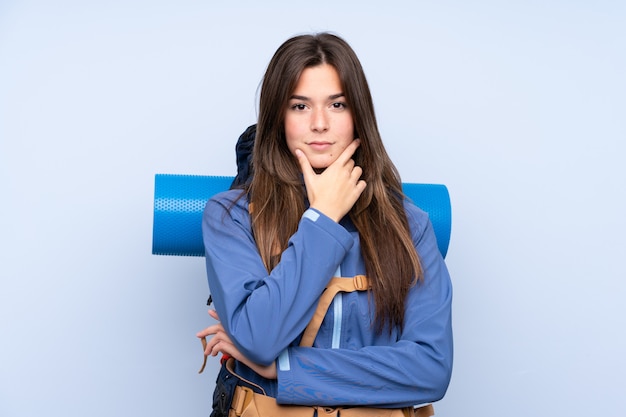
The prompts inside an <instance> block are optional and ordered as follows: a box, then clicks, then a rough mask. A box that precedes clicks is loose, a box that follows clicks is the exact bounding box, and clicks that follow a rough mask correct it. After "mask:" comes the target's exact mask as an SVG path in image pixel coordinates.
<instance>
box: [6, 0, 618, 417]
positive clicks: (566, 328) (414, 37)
mask: <svg viewBox="0 0 626 417" xmlns="http://www.w3.org/2000/svg"><path fill="white" fill-rule="evenodd" d="M625 21H626V6H625V5H624V2H618V1H609V0H598V1H593V2H592V1H558V0H553V1H536V0H531V1H523V2H522V1H489V0H477V1H452V0H443V1H415V2H409V1H393V0H391V1H386V2H368V1H347V2H330V1H325V0H320V1H317V2H311V3H307V4H303V3H293V2H281V1H271V0H268V1H264V2H254V1H235V2H225V1H224V2H218V1H200V0H195V1H194V0H183V1H176V2H173V1H147V0H145V1H142V0H127V1H119V0H114V1H106V2H105V1H71V0H60V1H55V2H48V1H41V0H39V1H37V0H23V1H16V0H15V1H11V0H4V1H3V2H2V3H0V196H1V197H0V199H1V200H0V274H1V279H0V338H1V343H0V415H1V416H3V417H30V416H34V415H42V416H64V417H68V416H76V417H82V416H86V415H89V416H92V417H100V416H102V417H104V416H152V417H166V416H168V417H169V416H183V415H185V416H207V415H208V413H209V408H210V395H211V392H212V388H213V383H214V382H213V381H214V373H215V369H216V368H217V363H216V362H217V361H215V360H214V361H212V362H211V363H210V365H209V367H208V369H207V370H206V371H205V373H204V374H202V375H198V374H197V370H198V368H199V367H200V364H201V359H202V353H201V347H200V343H199V342H198V340H197V339H196V338H195V336H194V335H195V333H196V331H198V330H200V329H201V328H203V327H205V326H207V325H208V324H210V323H211V320H210V319H209V317H208V316H207V314H206V305H205V302H206V299H207V297H208V294H209V290H208V287H207V284H206V277H205V271H204V265H203V261H204V260H203V259H202V258H188V257H187V258H183V257H167V256H154V255H151V239H152V209H153V187H154V174H156V173H178V174H200V175H205V174H213V175H234V174H235V153H234V145H235V141H236V139H237V137H238V136H239V134H240V133H241V132H242V131H243V130H244V129H245V128H246V127H247V126H248V125H249V124H251V123H254V121H255V114H256V110H255V107H256V99H257V89H258V85H259V82H260V79H261V76H262V74H263V72H264V70H265V66H266V64H267V62H268V61H269V59H270V57H271V55H272V53H273V52H274V50H275V49H276V48H277V47H278V45H279V44H280V43H281V42H283V41H284V40H285V39H287V38H288V37H290V36H292V35H294V34H298V33H302V32H310V31H321V30H331V31H334V32H336V33H338V34H340V35H342V36H343V37H345V38H346V39H347V40H348V41H349V42H350V43H351V44H352V45H353V47H354V48H355V50H356V51H357V53H358V54H359V56H360V58H361V60H362V63H363V65H364V68H365V70H366V73H367V76H368V78H369V81H370V86H371V89H372V92H373V95H374V100H375V106H376V109H377V113H378V117H379V125H380V129H381V132H382V134H383V138H384V140H385V143H386V146H387V148H388V150H389V153H390V154H391V157H392V158H393V160H394V161H395V162H396V164H397V166H398V169H399V170H400V173H401V174H402V179H403V181H406V182H422V183H442V184H446V185H447V187H448V189H449V191H450V194H451V199H452V210H453V225H452V238H451V242H450V248H449V251H448V257H447V263H448V266H449V268H450V271H451V274H452V277H453V281H454V286H455V298H454V330H455V342H456V345H455V348H456V355H455V368H454V374H453V379H452V383H451V385H450V389H449V391H448V394H447V396H446V398H445V399H444V400H443V401H441V402H440V403H439V404H437V405H436V409H437V413H438V415H439V416H459V417H461V416H478V415H480V416H484V417H486V416H493V417H502V416H507V417H522V416H528V415H538V416H564V415H567V416H588V415H591V414H593V415H601V416H615V417H618V416H623V415H625V414H626V403H625V400H624V396H623V390H624V385H625V382H626V381H625V376H624V375H626V360H625V359H624V352H626V336H625V335H624V329H625V328H626V323H625V321H626V307H625V303H624V300H625V299H626V283H625V279H624V278H626V273H625V272H624V267H623V258H624V254H625V253H626V244H625V243H624V242H625V240H624V235H625V233H626V224H625V220H624V217H625V216H624V213H625V212H626V203H625V201H624V192H625V190H626V170H625V169H624V156H625V154H626V152H625V149H624V143H625V140H626V122H625V120H626V100H625V97H626V81H625V78H626V77H625V74H626V53H625V51H626V25H624V22H625Z"/></svg>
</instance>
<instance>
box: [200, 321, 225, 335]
mask: <svg viewBox="0 0 626 417" xmlns="http://www.w3.org/2000/svg"><path fill="white" fill-rule="evenodd" d="M220 330H222V331H223V330H224V327H222V325H221V324H219V323H218V324H214V325H212V326H209V327H207V328H206V329H204V330H201V331H199V332H198V333H196V337H198V338H202V337H207V336H210V335H212V334H216V333H217V332H219V331H220Z"/></svg>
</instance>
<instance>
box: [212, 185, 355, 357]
mask: <svg viewBox="0 0 626 417" xmlns="http://www.w3.org/2000/svg"><path fill="white" fill-rule="evenodd" d="M240 193H241V191H227V192H225V193H221V194H218V195H217V196H215V197H214V198H212V199H210V200H209V201H208V202H207V204H206V207H205V210H204V215H203V223H202V232H203V240H204V247H205V256H206V267H207V276H208V281H209V288H210V291H211V296H212V298H213V301H214V304H215V309H216V311H217V313H218V315H219V317H220V321H221V323H222V325H223V326H224V328H225V329H226V331H227V332H228V333H229V335H230V336H231V338H232V339H233V342H234V343H235V344H236V346H237V348H238V349H239V350H240V351H241V353H242V354H243V355H245V356H246V357H247V358H249V359H250V360H252V361H254V362H257V363H259V364H264V365H267V364H269V363H271V362H272V361H274V360H275V359H276V358H277V357H278V356H279V354H280V353H281V352H282V351H283V350H284V349H285V348H286V347H287V346H288V345H289V344H290V343H291V342H292V341H293V340H294V339H296V338H297V337H298V336H299V335H300V333H301V332H302V331H303V330H304V328H305V327H306V325H307V324H308V322H309V321H310V319H311V317H312V316H313V313H314V312H315V307H316V303H317V299H318V297H319V295H320V294H321V292H322V291H323V290H324V288H325V286H326V284H327V283H328V280H329V279H330V278H331V277H332V275H333V273H334V272H335V271H336V270H337V267H338V265H339V264H340V263H341V260H342V258H343V257H344V256H345V253H346V252H347V251H348V250H349V249H350V248H351V247H352V245H353V239H352V237H351V236H350V234H349V233H348V232H347V231H346V230H345V229H344V228H343V227H342V226H340V225H338V224H336V223H335V222H333V221H332V220H330V219H328V218H327V217H325V216H323V215H321V214H320V213H318V212H316V211H315V210H313V209H309V210H307V211H306V212H305V213H304V215H303V217H302V219H301V221H300V223H299V226H298V230H297V232H296V233H295V234H294V235H293V236H292V237H291V239H290V241H289V246H288V248H287V249H286V250H285V251H284V252H283V254H282V257H281V261H280V263H279V264H278V265H277V266H276V268H274V270H272V271H271V273H268V272H267V270H266V269H265V267H264V265H263V263H262V261H261V257H260V255H259V252H258V249H257V247H256V244H255V242H254V238H253V236H252V232H251V227H250V216H249V213H248V208H247V201H246V199H245V197H241V198H239V196H240Z"/></svg>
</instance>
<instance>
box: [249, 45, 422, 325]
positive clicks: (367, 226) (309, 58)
mask: <svg viewBox="0 0 626 417" xmlns="http://www.w3.org/2000/svg"><path fill="white" fill-rule="evenodd" d="M321 64H329V65H331V66H333V67H334V68H335V69H336V70H337V72H338V74H339V77H340V80H341V85H342V87H343V92H344V94H345V98H346V101H347V103H348V106H349V107H350V109H351V111H352V116H353V119H354V120H353V121H354V129H355V133H356V135H357V136H356V137H358V138H360V140H361V146H360V147H359V149H358V150H357V152H356V153H355V155H354V160H355V162H356V164H357V165H359V166H361V167H362V168H363V176H362V179H364V180H365V182H366V183H367V187H366V188H365V191H364V192H363V193H362V194H361V196H360V197H359V199H358V201H357V202H356V203H355V205H354V206H353V207H352V209H351V210H350V212H349V216H350V218H351V219H352V222H353V223H354V225H355V226H356V228H357V230H358V232H359V239H360V242H361V252H362V255H363V258H364V260H365V268H366V273H367V276H368V278H369V279H370V282H371V285H372V294H373V297H374V304H375V308H376V310H375V314H376V316H375V317H376V330H377V331H378V332H381V331H382V330H383V329H384V328H385V327H387V328H388V330H389V331H391V329H392V328H393V327H394V326H399V327H400V328H401V327H402V324H403V321H404V302H405V299H406V295H407V293H408V290H409V288H410V287H411V285H413V284H414V283H415V282H416V280H418V279H420V278H421V277H422V269H421V265H420V261H419V258H418V255H417V253H416V251H415V248H414V246H413V241H412V239H411V233H410V230H409V224H408V221H407V217H406V213H405V211H404V207H403V203H402V201H403V198H404V194H403V193H402V183H401V180H400V175H399V173H398V171H397V169H396V168H395V166H394V165H393V163H392V162H391V159H390V158H389V156H388V154H387V152H386V150H385V148H384V146H383V142H382V139H381V137H380V133H379V131H378V125H377V123H376V116H375V114H374V105H373V102H372V97H371V94H370V90H369V86H368V83H367V80H366V78H365V74H364V72H363V69H362V67H361V63H360V62H359V59H358V58H357V56H356V54H355V53H354V51H353V50H352V48H351V47H350V46H349V45H348V44H347V43H346V42H345V41H344V40H343V39H341V38H340V37H338V36H336V35H333V34H330V33H320V34H315V35H300V36H296V37H293V38H291V39H289V40H287V41H286V42H284V43H283V44H282V45H281V46H280V47H279V48H278V50H277V51H276V53H275V54H274V56H273V57H272V59H271V61H270V63H269V65H268V68H267V70H266V72H265V76H264V78H263V82H262V85H261V95H260V101H259V118H258V123H257V132H256V139H255V144H254V150H253V157H252V167H253V170H254V176H253V178H252V182H251V184H250V185H249V187H248V195H249V199H250V202H251V203H252V205H253V207H254V210H253V212H252V228H253V233H254V237H255V240H256V243H257V246H258V249H259V252H260V254H261V258H262V259H263V262H264V264H265V267H266V268H267V270H268V271H271V270H272V269H273V268H274V267H275V266H276V264H277V263H278V262H279V261H280V254H281V253H282V251H283V250H285V249H286V247H287V243H288V240H289V238H290V237H291V235H293V234H294V233H295V232H296V230H297V227H298V223H299V221H300V218H301V216H302V214H303V212H304V211H305V209H306V207H305V197H306V195H305V193H306V191H305V189H304V186H303V184H302V180H301V175H300V174H301V173H300V168H299V165H298V164H297V161H296V159H295V157H294V156H293V155H292V154H291V152H290V151H289V149H288V148H287V143H286V139H285V130H284V116H285V111H286V109H287V103H288V100H289V97H290V96H291V94H292V93H293V91H294V89H295V86H296V84H297V82H298V80H299V78H300V75H301V73H302V71H303V70H304V69H306V68H309V67H315V66H318V65H321Z"/></svg>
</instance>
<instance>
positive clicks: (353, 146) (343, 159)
mask: <svg viewBox="0 0 626 417" xmlns="http://www.w3.org/2000/svg"><path fill="white" fill-rule="evenodd" d="M359 146H361V140H360V139H354V140H353V141H352V142H350V143H349V144H348V146H346V148H345V149H344V150H343V152H341V154H340V155H339V157H338V158H337V160H336V161H335V162H336V163H338V164H341V165H345V164H346V163H347V162H348V161H350V160H352V156H353V155H354V153H355V152H356V150H357V149H358V148H359Z"/></svg>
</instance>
